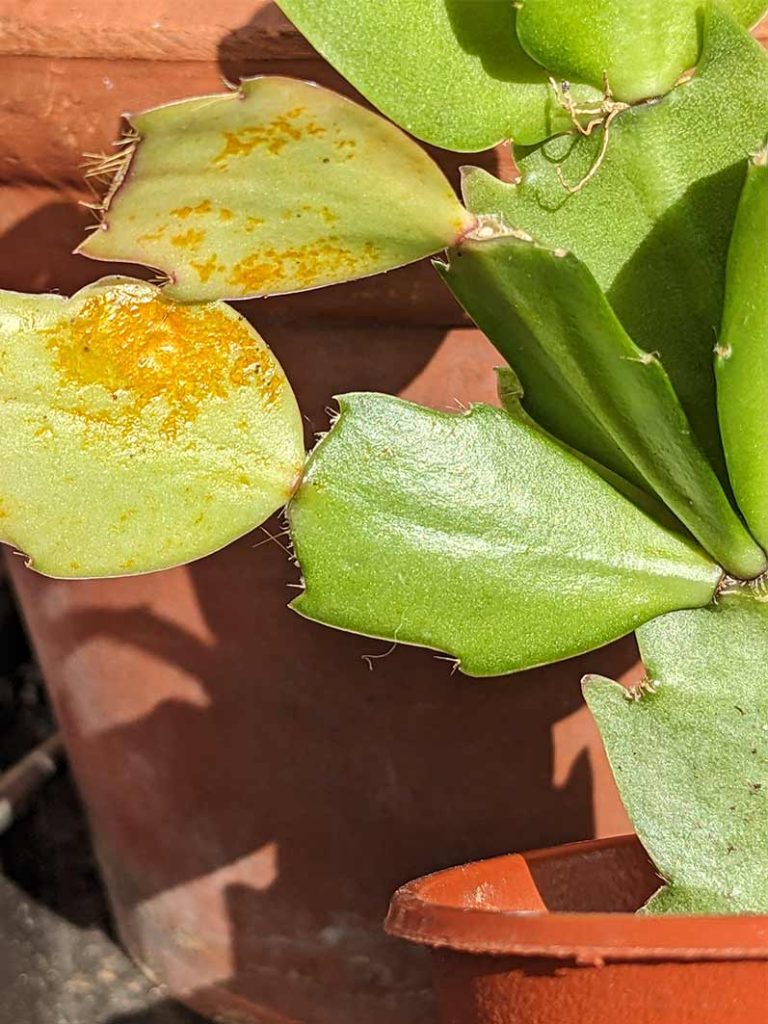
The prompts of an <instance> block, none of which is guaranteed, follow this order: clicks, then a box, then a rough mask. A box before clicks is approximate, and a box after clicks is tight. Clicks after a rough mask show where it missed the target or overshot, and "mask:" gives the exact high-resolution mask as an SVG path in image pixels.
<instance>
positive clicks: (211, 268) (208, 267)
mask: <svg viewBox="0 0 768 1024" xmlns="http://www.w3.org/2000/svg"><path fill="white" fill-rule="evenodd" d="M189 265H190V267H192V269H193V270H196V271H197V276H198V277H199V278H200V280H201V281H202V282H203V284H205V282H206V281H208V280H210V278H211V277H212V276H213V275H214V274H216V273H221V272H222V271H223V270H225V267H224V266H222V264H220V263H219V261H218V260H217V259H216V257H215V256H213V255H211V256H209V257H208V259H207V260H190V261H189Z"/></svg>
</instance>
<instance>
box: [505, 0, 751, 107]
mask: <svg viewBox="0 0 768 1024" xmlns="http://www.w3.org/2000/svg"><path fill="white" fill-rule="evenodd" d="M702 6H703V4H702V0H674V2H673V3H670V2H669V0H642V2H641V3H638V2H637V0H597V2H596V0H521V3H520V5H519V11H518V15H517V34H518V37H519V39H520V42H521V43H522V45H523V47H524V49H525V50H526V51H527V52H528V53H529V54H530V56H531V57H533V59H534V60H536V61H538V63H539V64H543V65H544V67H546V68H549V69H550V71H552V73H553V74H555V75H557V76H559V77H561V78H566V79H569V78H573V79H575V80H576V81H580V82H589V83H590V85H593V86H595V87H596V88H598V89H602V88H603V86H604V80H605V77H604V76H606V75H607V78H608V82H609V83H610V87H611V90H612V92H613V95H614V96H615V97H616V99H618V100H624V101H626V102H628V103H635V102H637V101H638V100H642V99H646V98H648V97H651V96H661V95H663V94H664V93H665V92H668V91H669V90H670V89H671V88H672V87H673V86H674V84H675V82H676V81H677V79H678V78H679V77H680V75H681V74H682V73H683V72H684V71H686V70H687V69H688V68H691V67H693V66H694V64H696V61H697V59H698V56H699V39H700V35H701V33H700V27H699V23H700V18H701V8H702ZM763 6H764V0H758V2H755V0H730V2H728V3H725V4H724V7H725V8H726V9H727V10H730V11H731V13H732V14H733V16H734V17H735V18H738V19H739V20H740V21H741V22H742V24H744V25H747V26H749V25H752V24H754V23H755V22H756V21H757V20H758V19H759V17H760V15H761V14H762V13H763Z"/></svg>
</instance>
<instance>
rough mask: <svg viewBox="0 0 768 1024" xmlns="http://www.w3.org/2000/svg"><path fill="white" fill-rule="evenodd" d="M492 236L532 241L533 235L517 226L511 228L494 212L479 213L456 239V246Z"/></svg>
mask: <svg viewBox="0 0 768 1024" xmlns="http://www.w3.org/2000/svg"><path fill="white" fill-rule="evenodd" d="M493 238H518V239H519V240H520V241H521V242H533V236H532V235H529V234H528V232H527V231H522V230H520V229H519V228H511V227H509V226H508V225H507V224H505V223H504V220H503V218H502V217H500V216H497V215H495V214H486V213H481V214H479V215H478V216H477V217H476V218H475V222H474V224H473V225H472V227H470V228H469V229H468V230H467V231H465V232H464V234H463V235H461V237H460V238H459V239H458V241H457V243H456V244H457V246H458V245H461V243H462V242H488V241H490V240H491V239H493Z"/></svg>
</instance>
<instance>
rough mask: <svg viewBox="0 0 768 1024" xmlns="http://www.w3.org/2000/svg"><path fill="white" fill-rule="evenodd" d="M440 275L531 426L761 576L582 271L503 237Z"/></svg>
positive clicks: (758, 558)
mask: <svg viewBox="0 0 768 1024" xmlns="http://www.w3.org/2000/svg"><path fill="white" fill-rule="evenodd" d="M442 274H443V277H444V278H445V280H446V281H447V282H448V284H449V285H450V287H451V288H452V290H453V291H454V293H455V294H456V296H457V298H458V299H459V301H460V302H461V303H462V305H463V306H464V307H465V309H466V310H467V312H468V313H469V314H470V316H472V318H473V319H474V320H475V322H476V323H477V324H478V326H479V327H480V328H481V329H482V330H483V331H485V333H486V334H487V335H488V337H489V338H490V340H491V341H492V342H493V343H494V345H495V346H496V347H497V348H498V350H499V352H500V353H501V354H502V355H503V356H504V358H505V359H506V360H507V362H508V363H509V364H510V366H512V368H513V369H514V371H515V372H516V374H517V375H518V377H519V378H520V382H521V384H522V388H523V392H524V396H525V397H524V398H523V404H524V406H525V408H526V410H527V411H528V413H529V414H530V415H531V416H532V417H533V418H534V419H535V420H536V421H537V422H538V423H540V424H541V425H542V426H543V427H544V428H545V429H546V430H548V431H549V432H550V433H552V434H554V435H555V436H556V437H558V438H559V439H560V440H562V441H564V442H565V443H566V444H568V445H571V446H573V447H575V448H577V449H578V450H579V451H582V452H584V453H585V454H586V455H589V456H590V457H591V458H593V459H596V460H597V461H598V462H602V463H603V464H604V465H607V466H608V468H609V469H612V470H613V471H614V472H616V473H618V474H619V475H621V476H624V477H625V478H627V479H629V480H631V481H633V482H635V483H639V484H641V485H645V487H646V489H648V490H651V491H653V492H655V493H656V494H657V495H658V496H659V497H660V498H661V499H662V500H663V501H664V502H665V503H666V505H667V506H668V507H669V508H670V509H671V510H672V511H673V512H674V513H675V515H676V516H677V517H678V518H679V519H680V521H681V522H682V523H684V524H685V526H687V528H688V529H689V530H690V531H691V533H692V534H693V536H694V537H696V539H697V540H698V541H699V543H700V544H701V545H702V547H704V548H705V550H707V551H708V552H709V553H710V554H711V555H712V557H713V558H714V559H715V560H716V561H718V562H719V563H720V564H721V565H722V566H724V567H725V568H726V569H727V571H728V572H730V573H732V574H733V575H734V576H741V577H746V578H751V577H753V576H757V575H759V574H760V573H761V572H763V571H765V569H766V568H768V562H767V561H766V557H765V554H764V552H763V551H762V550H761V549H760V548H759V547H758V545H757V544H756V543H755V541H754V540H753V539H752V537H750V535H749V533H748V532H747V531H746V529H745V528H744V525H743V523H742V522H741V520H740V519H739V517H738V515H737V514H736V512H735V511H734V509H733V508H732V506H731V505H730V503H729V500H728V497H727V496H726V494H725V492H724V491H723V488H722V486H721V485H720V482H719V480H718V478H717V476H716V475H715V472H714V470H713V469H712V467H711V465H710V464H709V462H708V461H707V458H706V456H705V455H704V454H703V452H702V451H701V449H700V447H699V445H698V444H697V442H696V440H695V439H694V438H693V437H692V436H691V429H690V426H689V424H688V420H687V419H686V416H685V413H684V412H683V410H682V408H681V406H680V403H679V401H678V399H677V396H676V395H675V392H674V390H673V388H672V385H671V384H670V381H669V378H668V377H667V374H666V372H665V371H664V369H663V367H662V365H661V363H660V362H659V360H658V358H657V357H656V356H655V355H652V354H650V353H647V352H643V351H642V350H640V349H639V348H638V347H637V346H636V345H635V344H634V342H633V341H632V339H631V338H630V337H629V336H628V335H627V333H626V332H625V331H624V329H623V327H622V326H621V324H620V323H619V321H618V319H617V318H616V316H615V314H614V313H613V311H612V309H611V307H610V306H609V305H608V303H607V301H606V299H605V296H604V295H603V293H602V292H601V291H600V288H599V286H598V284H597V282H596V281H595V279H594V277H593V276H592V275H591V274H590V272H589V270H588V269H587V268H586V266H585V265H584V264H583V263H581V262H580V261H579V260H577V259H576V257H575V256H573V255H571V254H570V253H567V252H565V251H564V250H555V251H553V250H551V249H546V248H544V247H542V246H539V245H537V244H536V243H534V242H531V241H526V240H522V239H519V238H516V237H514V236H506V237H501V238H496V239H489V240H485V241H474V240H466V241H465V242H464V243H463V244H462V246H461V247H460V249H459V250H458V252H455V253H452V254H451V258H450V263H449V265H448V266H447V267H444V268H443V270H442ZM627 464H629V466H630V472H627Z"/></svg>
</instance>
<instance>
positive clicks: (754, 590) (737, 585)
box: [713, 571, 768, 604]
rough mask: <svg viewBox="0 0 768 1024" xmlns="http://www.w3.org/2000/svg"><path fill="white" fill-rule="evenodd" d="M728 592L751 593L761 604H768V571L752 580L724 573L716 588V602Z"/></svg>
mask: <svg viewBox="0 0 768 1024" xmlns="http://www.w3.org/2000/svg"><path fill="white" fill-rule="evenodd" d="M728 594H749V595H750V596H751V597H752V598H754V600H755V601H758V602H760V604H768V571H766V572H764V573H761V574H760V575H759V576H755V578H754V579H751V580H740V579H737V578H736V577H735V576H729V575H728V574H727V573H724V574H723V576H722V577H721V579H720V582H719V583H718V585H717V589H716V590H715V596H714V599H713V600H714V603H715V604H717V602H718V599H719V598H721V597H725V596H726V595H728Z"/></svg>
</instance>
